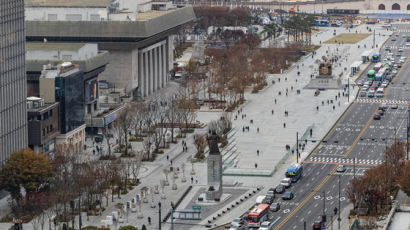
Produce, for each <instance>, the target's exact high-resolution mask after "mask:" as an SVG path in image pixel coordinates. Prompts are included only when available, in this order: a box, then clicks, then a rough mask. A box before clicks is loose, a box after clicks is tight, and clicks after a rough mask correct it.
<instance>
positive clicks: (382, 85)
mask: <svg viewBox="0 0 410 230" xmlns="http://www.w3.org/2000/svg"><path fill="white" fill-rule="evenodd" d="M388 84H389V83H382V84H381V85H380V87H382V88H386V87H387V85H388Z"/></svg>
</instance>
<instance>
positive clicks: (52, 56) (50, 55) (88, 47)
mask: <svg viewBox="0 0 410 230" xmlns="http://www.w3.org/2000/svg"><path fill="white" fill-rule="evenodd" d="M97 54H98V45H97V44H90V43H87V44H84V46H83V47H81V48H80V49H79V50H61V49H59V48H58V47H56V48H55V50H28V51H27V53H26V59H27V60H53V61H58V60H64V61H71V60H76V61H85V60H87V59H89V58H92V57H95V56H97ZM67 55H69V56H71V58H70V59H67V58H64V56H67Z"/></svg>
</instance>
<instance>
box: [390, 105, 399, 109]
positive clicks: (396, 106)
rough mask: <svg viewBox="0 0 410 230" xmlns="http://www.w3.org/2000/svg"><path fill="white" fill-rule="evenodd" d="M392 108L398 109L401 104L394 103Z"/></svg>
mask: <svg viewBox="0 0 410 230" xmlns="http://www.w3.org/2000/svg"><path fill="white" fill-rule="evenodd" d="M391 108H392V109H397V108H399V106H398V105H397V104H393V105H392V106H391Z"/></svg>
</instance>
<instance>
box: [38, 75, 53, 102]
mask: <svg viewBox="0 0 410 230" xmlns="http://www.w3.org/2000/svg"><path fill="white" fill-rule="evenodd" d="M54 80H55V79H54V78H44V77H41V78H40V86H39V89H40V97H41V98H43V99H44V102H49V103H51V102H55V101H56V96H55V83H54Z"/></svg>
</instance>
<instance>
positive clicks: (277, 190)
mask: <svg viewBox="0 0 410 230" xmlns="http://www.w3.org/2000/svg"><path fill="white" fill-rule="evenodd" d="M275 192H276V193H279V194H282V193H284V192H285V186H283V185H281V184H280V185H278V186H276V188H275Z"/></svg>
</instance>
